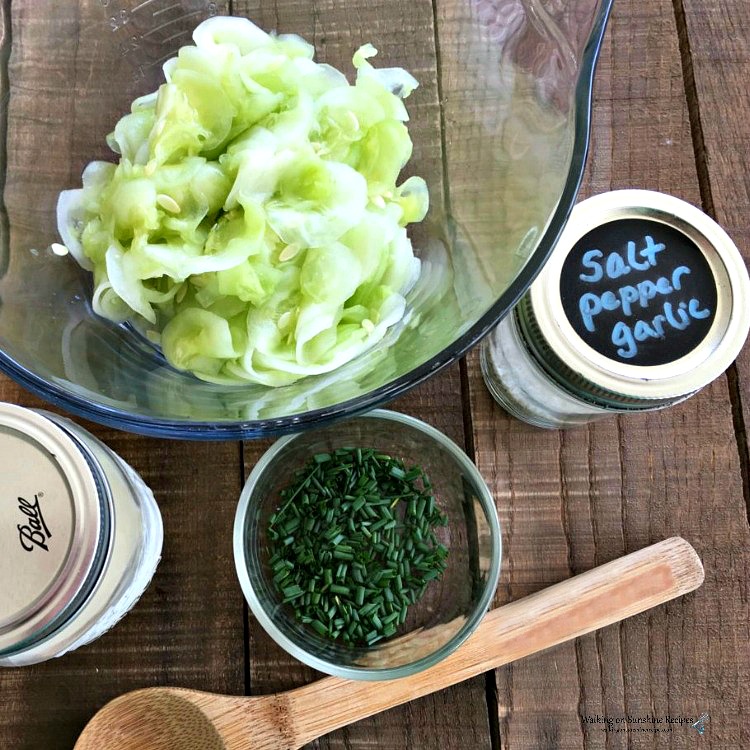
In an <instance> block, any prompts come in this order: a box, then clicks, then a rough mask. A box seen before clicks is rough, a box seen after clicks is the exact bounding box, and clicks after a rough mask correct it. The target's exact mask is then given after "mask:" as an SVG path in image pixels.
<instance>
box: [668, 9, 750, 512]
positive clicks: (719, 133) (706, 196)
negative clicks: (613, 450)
mask: <svg viewBox="0 0 750 750" xmlns="http://www.w3.org/2000/svg"><path fill="white" fill-rule="evenodd" d="M676 8H677V10H678V19H677V20H678V24H679V26H680V31H681V34H682V47H683V58H684V67H685V74H686V78H687V81H688V88H689V90H688V95H689V99H688V104H689V107H690V111H691V119H692V123H693V139H694V141H695V144H696V149H697V151H698V157H699V159H698V165H699V170H698V175H699V178H700V181H701V197H702V199H703V209H704V210H705V211H707V212H708V213H709V214H711V215H712V216H713V217H714V218H715V219H716V220H717V221H718V222H719V223H720V224H721V225H722V226H723V227H724V228H725V229H726V230H727V232H728V233H729V235H730V236H731V237H732V239H733V240H734V241H735V242H736V243H737V246H738V247H739V249H740V252H741V253H742V254H743V256H744V258H745V261H746V262H748V261H749V260H750V221H748V216H750V174H749V173H748V169H747V159H748V154H750V97H749V96H748V88H747V82H748V77H749V76H750V5H748V3H747V2H744V0H732V1H730V2H718V1H717V0H709V1H708V2H695V0H681V2H678V3H677V4H676ZM730 387H731V388H732V391H733V401H734V406H735V428H736V430H737V432H738V437H739V441H740V450H741V460H742V462H743V480H744V493H745V502H746V505H747V510H748V515H749V516H750V453H749V452H748V440H747V426H748V425H749V424H750V347H748V346H745V348H744V349H743V351H742V352H741V354H740V356H739V358H738V359H737V363H736V370H735V368H732V369H731V370H730Z"/></svg>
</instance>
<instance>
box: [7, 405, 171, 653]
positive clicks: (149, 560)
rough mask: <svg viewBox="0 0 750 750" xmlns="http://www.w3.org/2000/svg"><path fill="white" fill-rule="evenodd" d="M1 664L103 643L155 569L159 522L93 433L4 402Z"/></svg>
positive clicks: (148, 500) (139, 485) (147, 497)
mask: <svg viewBox="0 0 750 750" xmlns="http://www.w3.org/2000/svg"><path fill="white" fill-rule="evenodd" d="M0 476H2V478H3V481H2V495H1V496H0V539H1V540H2V552H0V558H1V559H2V566H1V567H0V666H11V667H13V666H22V665H26V664H34V663H37V662H41V661H46V660H47V659H51V658H53V657H57V656H61V655H62V654H64V653H66V652H68V651H71V650H73V649H76V648H78V647H79V646H82V645H84V644H86V643H89V642H91V641H93V640H94V639H95V638H98V637H99V636H100V635H102V634H103V633H104V632H105V631H106V630H108V629H109V628H111V627H112V626H113V625H114V624H115V623H117V622H118V621H119V620H120V619H121V618H122V617H123V616H124V615H125V614H126V613H127V612H128V610H129V609H130V608H131V607H132V606H133V605H134V604H135V602H136V601H137V600H138V598H139V597H140V596H141V594H142V593H143V591H144V590H145V589H146V587H147V586H148V584H149V582H150V581H151V578H152V576H153V574H154V571H155V570H156V566H157V564H158V561H159V557H160V555H161V547H162V538H163V531H162V520H161V515H160V513H159V509H158V507H157V504H156V501H155V500H154V496H153V494H152V492H151V490H149V488H148V487H147V486H146V485H145V483H144V482H143V480H142V479H141V478H140V477H139V476H138V474H136V472H135V471H134V470H133V469H132V468H131V467H130V466H129V465H128V464H127V463H125V462H124V461H123V460H122V459H121V458H120V457H119V456H117V455H116V454H115V453H114V452H113V451H112V450H110V449H109V448H108V447H107V446H106V445H104V443H102V442H101V441H99V440H98V439H97V438H95V437H94V436H93V435H91V434H90V433H89V432H88V431H86V430H84V429H83V428H82V427H80V426H79V425H77V424H75V423H74V422H72V421H70V420H68V419H66V418H64V417H60V416H58V415H56V414H51V413H48V412H46V411H41V410H32V409H25V408H22V407H20V406H15V405H13V404H4V403H3V404H0Z"/></svg>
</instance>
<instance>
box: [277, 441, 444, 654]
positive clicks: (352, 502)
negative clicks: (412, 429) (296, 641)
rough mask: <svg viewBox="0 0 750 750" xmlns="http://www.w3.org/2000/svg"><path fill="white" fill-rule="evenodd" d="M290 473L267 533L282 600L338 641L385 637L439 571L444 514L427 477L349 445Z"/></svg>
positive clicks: (320, 455)
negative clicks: (290, 476)
mask: <svg viewBox="0 0 750 750" xmlns="http://www.w3.org/2000/svg"><path fill="white" fill-rule="evenodd" d="M292 476H293V479H292V481H291V482H290V484H289V486H287V487H286V488H285V489H283V490H282V491H281V492H280V493H279V494H280V504H279V507H278V508H277V510H276V511H275V512H274V513H273V514H272V515H271V517H270V519H269V521H268V532H267V533H268V540H269V546H270V553H271V554H270V557H269V560H268V563H267V564H268V569H269V570H270V571H271V575H272V580H273V584H274V586H275V587H276V588H277V590H278V591H279V593H280V595H281V597H282V600H283V602H284V603H285V604H286V605H287V606H289V607H290V608H291V610H292V611H293V614H294V616H295V618H296V619H297V620H298V621H299V622H300V623H302V624H303V625H305V626H309V627H310V628H312V629H313V630H314V631H315V632H316V633H317V634H318V635H320V636H321V637H324V638H328V639H331V640H337V639H338V640H340V641H341V642H342V643H343V644H345V645H351V646H354V645H368V646H371V645H373V644H374V643H377V642H378V641H380V640H382V639H384V638H390V637H392V636H393V635H395V634H396V632H397V630H398V628H399V627H400V626H402V625H404V624H405V622H406V620H407V612H408V607H409V606H411V605H412V604H415V603H416V602H417V601H418V600H419V599H420V597H421V596H422V595H423V594H424V592H425V590H426V588H427V586H428V585H430V581H433V580H437V579H439V578H440V577H441V576H442V574H443V573H444V571H445V569H446V557H447V555H448V549H447V547H446V546H445V545H444V544H442V543H441V542H440V541H439V540H438V537H437V534H436V530H437V529H438V527H440V526H445V525H447V523H448V518H447V516H445V514H443V513H442V512H441V511H440V509H439V507H438V505H437V502H436V499H435V496H434V494H433V491H432V487H431V485H430V482H429V479H428V478H427V476H426V475H425V473H424V471H423V470H422V469H421V468H419V467H417V466H405V465H404V463H403V462H402V461H400V460H398V459H396V458H393V457H391V456H389V455H387V454H385V453H379V452H376V451H375V450H373V449H371V448H347V447H342V448H336V449H333V450H331V451H329V452H321V453H318V454H315V455H314V456H313V457H312V458H311V459H310V461H308V463H307V464H306V465H305V466H303V467H302V468H301V469H299V470H298V471H296V472H293V474H292ZM365 623H367V626H366V625H365Z"/></svg>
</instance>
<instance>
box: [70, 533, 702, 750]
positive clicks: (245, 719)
mask: <svg viewBox="0 0 750 750" xmlns="http://www.w3.org/2000/svg"><path fill="white" fill-rule="evenodd" d="M702 582H703V566H702V565H701V561H700V559H699V558H698V555H697V554H696V552H695V550H694V549H693V548H692V547H691V546H690V545H689V544H688V543H687V542H686V541H685V540H684V539H681V538H679V537H673V538H671V539H666V540H665V541H663V542H659V543H658V544H654V545H652V546H650V547H646V548H645V549H642V550H640V551H639V552H634V553H632V554H630V555H626V556H625V557H621V558H620V559H618V560H614V561H612V562H610V563H607V564H606V565H602V566H600V567H598V568H594V569H593V570H589V571H588V572H586V573H582V574H581V575H578V576H575V577H574V578H570V579H568V580H566V581H563V582H561V583H558V584H556V585H554V586H551V587H549V588H547V589H544V590H542V591H539V592H538V593H536V594H532V595H531V596H527V597H526V598H524V599H520V600H518V601H516V602H513V603H512V604H506V605H505V606H503V607H500V608H498V609H495V610H492V611H491V612H489V613H488V614H487V616H486V617H485V618H484V620H483V621H482V623H481V625H480V626H479V627H478V628H477V630H476V631H475V632H474V634H473V635H472V636H471V637H470V638H469V639H468V640H467V641H466V642H465V643H464V644H463V645H462V646H461V647H460V648H458V649H457V650H456V651H455V652H454V653H453V654H451V655H450V656H448V657H447V658H446V659H444V660H443V661H442V662H440V663H439V664H437V665H436V666H434V667H431V668H430V669H427V670H425V671H423V672H420V673H418V674H416V675H413V676H412V677H404V678H402V679H399V680H391V681H387V682H384V681H381V682H356V681H351V680H343V679H339V678H336V677H328V678H326V679H323V680H320V681H318V682H314V683H312V684H310V685H306V686H305V687H301V688H298V689H296V690H290V691H287V692H283V693H276V694H275V695H265V696H258V697H233V696H228V695H214V694H212V693H203V692H199V691H197V690H184V689H180V688H146V689H144V690H136V691H134V692H132V693H126V694H125V695H122V696H120V697H119V698H116V699H115V700H113V701H112V702H111V703H108V704H107V705H106V706H104V708H102V709H101V710H100V711H99V712H98V713H97V714H96V716H94V718H93V719H92V720H91V721H90V722H89V724H88V725H87V726H86V728H85V729H84V730H83V734H81V736H80V738H79V740H78V742H77V743H76V746H75V748H74V750H101V748H105V747H106V748H107V750H296V748H300V747H301V746H302V745H305V744H306V743H308V742H310V741H312V740H314V739H315V738H317V737H320V736H321V735H323V734H326V733H327V732H330V731H332V730H334V729H338V728H339V727H342V726H344V725H346V724H350V723H352V722H354V721H357V720H359V719H363V718H365V717H366V716H370V715H372V714H375V713H378V712H379V711H384V710H386V709H388V708H392V707H393V706H397V705H399V704H401V703H406V702H407V701H410V700H413V699H414V698H419V697H421V696H423V695H427V694H428V693H432V692H435V691H436V690H441V689H442V688H446V687H448V686H449V685H453V684H455V683H457V682H460V681H461V680H466V679H468V678H469V677H474V676H476V675H478V674H481V673H482V672H486V671H487V670H490V669H494V668H495V667H499V666H501V665H503V664H507V663H508V662H511V661H513V660H514V659H518V658H520V657H522V656H528V655H529V654H533V653H535V652H537V651H541V650H542V649H545V648H549V647H550V646H554V645H555V644H558V643H562V642H563V641H567V640H570V639H571V638H575V637H577V636H579V635H583V634H584V633H589V632H591V631H592V630H596V629H597V628H601V627H604V626H605V625H610V624H611V623H613V622H617V621H618V620H622V619H624V618H626V617H630V616H631V615H635V614H637V613H639V612H643V611H644V610H646V609H649V608H650V607H654V606H656V605H657V604H662V603H664V602H666V601H669V600H670V599H674V598H675V597H677V596H680V595H682V594H686V593H688V592H689V591H693V590H694V589H696V588H698V586H700V585H701V583H702Z"/></svg>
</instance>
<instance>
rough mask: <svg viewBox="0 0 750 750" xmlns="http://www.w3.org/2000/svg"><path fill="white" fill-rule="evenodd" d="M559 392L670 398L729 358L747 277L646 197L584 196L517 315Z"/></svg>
mask: <svg viewBox="0 0 750 750" xmlns="http://www.w3.org/2000/svg"><path fill="white" fill-rule="evenodd" d="M516 314H517V316H518V320H519V324H520V326H521V329H522V331H523V335H524V338H525V340H526V342H527V344H528V346H529V348H530V349H531V350H532V352H533V353H534V355H535V356H536V358H537V359H538V361H539V362H540V364H542V366H543V367H544V369H545V370H546V371H547V373H548V374H549V375H550V376H551V377H552V378H554V379H555V380H556V381H557V382H558V383H559V384H561V385H563V386H564V387H566V388H568V389H569V390H571V391H573V392H574V393H576V395H579V396H581V397H583V398H585V399H587V400H590V401H592V402H594V403H596V404H599V405H612V406H615V407H620V408H624V409H628V408H631V409H643V408H653V407H654V406H658V405H666V404H669V403H673V402H675V401H677V400H680V399H682V398H684V397H686V396H688V395H690V394H691V393H693V392H695V391H697V390H698V389H700V388H702V387H703V386H705V385H706V384H707V383H709V382H711V381H712V380H714V379H715V378H716V377H718V376H719V375H720V374H721V373H723V372H724V370H726V368H727V367H728V366H729V365H730V364H731V363H732V362H733V361H734V359H735V358H736V356H737V354H738V353H739V351H740V349H741V348H742V346H743V344H744V342H745V339H746V338H747V334H748V330H749V329H750V280H749V279H748V273H747V269H746V268H745V264H744V261H743V260H742V256H741V255H740V253H739V251H738V250H737V247H736V246H735V244H734V243H733V242H732V240H731V239H730V238H729V236H728V235H727V233H726V232H725V231H724V230H723V229H722V228H721V227H720V226H719V225H718V224H717V223H716V222H715V221H714V220H713V219H711V218H710V217H709V216H707V215H706V214H704V213H703V212H702V211H700V210H699V209H697V208H695V207H694V206H692V205H691V204H689V203H686V202H685V201H682V200H679V199H678V198H674V197H672V196H669V195H664V194H662V193H657V192H652V191H647V190H618V191H613V192H609V193H603V194H601V195H597V196H594V197H593V198H589V199H587V200H585V201H583V202H581V203H579V204H578V205H577V206H576V207H575V208H574V209H573V212H572V213H571V216H570V220H569V221H568V224H567V226H566V228H565V230H564V231H563V233H562V235H561V237H560V239H559V241H558V243H557V245H556V247H555V250H554V251H553V253H552V255H551V257H550V260H549V261H548V262H547V264H546V265H545V267H544V268H543V269H542V272H541V273H540V275H539V277H538V278H537V279H536V281H535V282H534V283H533V284H532V286H531V288H530V290H529V292H528V293H527V295H526V296H525V297H524V299H523V300H522V302H521V303H520V304H519V306H518V308H517V313H516Z"/></svg>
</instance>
